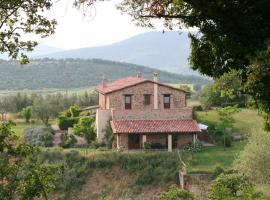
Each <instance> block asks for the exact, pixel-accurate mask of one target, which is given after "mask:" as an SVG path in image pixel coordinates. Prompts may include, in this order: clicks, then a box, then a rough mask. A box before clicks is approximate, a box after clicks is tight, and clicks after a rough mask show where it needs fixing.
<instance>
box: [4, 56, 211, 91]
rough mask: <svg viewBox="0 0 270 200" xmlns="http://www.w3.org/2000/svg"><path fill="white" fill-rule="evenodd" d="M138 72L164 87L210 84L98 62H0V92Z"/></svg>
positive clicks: (70, 84)
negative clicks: (156, 78) (157, 79)
mask: <svg viewBox="0 0 270 200" xmlns="http://www.w3.org/2000/svg"><path fill="white" fill-rule="evenodd" d="M137 71H140V72H141V73H142V74H143V76H144V77H146V78H150V79H151V77H152V73H153V72H154V71H157V72H158V74H159V80H160V82H164V83H178V84H179V83H190V84H198V85H204V84H207V83H208V82H209V80H208V79H204V78H202V77H199V76H193V75H192V76H191V75H189V76H187V75H180V74H175V73H174V74H173V73H169V72H164V71H159V70H156V69H152V68H148V67H142V66H138V65H134V64H129V63H121V62H112V61H106V60H99V59H91V60H82V59H66V60H61V59H58V60H55V59H37V60H31V62H30V64H28V65H23V66H20V65H17V64H16V63H14V62H11V61H5V60H0V77H1V79H0V90H23V89H32V90H34V89H49V88H55V89H64V88H69V89H71V88H83V87H91V86H96V85H98V84H99V83H100V80H101V76H102V75H103V74H104V75H105V76H106V77H107V78H108V80H109V81H113V80H116V79H119V78H122V77H126V76H135V74H136V72H137Z"/></svg>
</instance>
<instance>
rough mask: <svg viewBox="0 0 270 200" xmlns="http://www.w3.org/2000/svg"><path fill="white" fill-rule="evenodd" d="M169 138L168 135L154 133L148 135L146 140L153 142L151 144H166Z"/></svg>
mask: <svg viewBox="0 0 270 200" xmlns="http://www.w3.org/2000/svg"><path fill="white" fill-rule="evenodd" d="M167 139H168V135H167V134H162V133H153V134H148V135H146V142H147V143H151V144H155V143H159V144H162V145H164V146H166V145H167Z"/></svg>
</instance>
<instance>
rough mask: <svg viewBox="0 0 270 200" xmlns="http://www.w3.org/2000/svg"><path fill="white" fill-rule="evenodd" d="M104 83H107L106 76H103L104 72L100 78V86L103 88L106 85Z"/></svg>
mask: <svg viewBox="0 0 270 200" xmlns="http://www.w3.org/2000/svg"><path fill="white" fill-rule="evenodd" d="M106 84H107V80H106V78H105V76H104V74H103V75H102V78H101V86H102V87H103V88H105V87H106Z"/></svg>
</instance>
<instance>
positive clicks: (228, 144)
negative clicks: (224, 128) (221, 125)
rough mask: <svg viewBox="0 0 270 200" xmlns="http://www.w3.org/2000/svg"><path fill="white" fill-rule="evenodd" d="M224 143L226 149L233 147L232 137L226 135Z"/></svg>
mask: <svg viewBox="0 0 270 200" xmlns="http://www.w3.org/2000/svg"><path fill="white" fill-rule="evenodd" d="M223 140H224V141H223V142H224V146H225V147H231V146H232V140H233V138H232V136H231V135H228V134H226V135H225V137H224V138H223Z"/></svg>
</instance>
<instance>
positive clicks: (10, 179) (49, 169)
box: [0, 123, 61, 199]
mask: <svg viewBox="0 0 270 200" xmlns="http://www.w3.org/2000/svg"><path fill="white" fill-rule="evenodd" d="M11 126H12V124H11V123H1V124H0V155H1V156H0V166H1V167H0V174H1V176H0V178H1V183H0V197H1V198H2V197H3V198H4V199H35V198H38V197H40V198H41V197H43V198H45V199H48V198H47V196H48V193H49V192H51V191H52V190H53V189H54V187H55V181H56V179H57V178H58V177H59V175H60V174H61V167H60V166H59V165H58V164H48V163H47V164H44V163H40V164H37V163H36V159H37V155H38V153H39V149H37V148H34V147H32V146H30V145H27V144H25V143H23V142H19V141H18V140H17V139H18V138H17V136H16V135H15V134H14V133H13V132H12V130H11Z"/></svg>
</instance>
